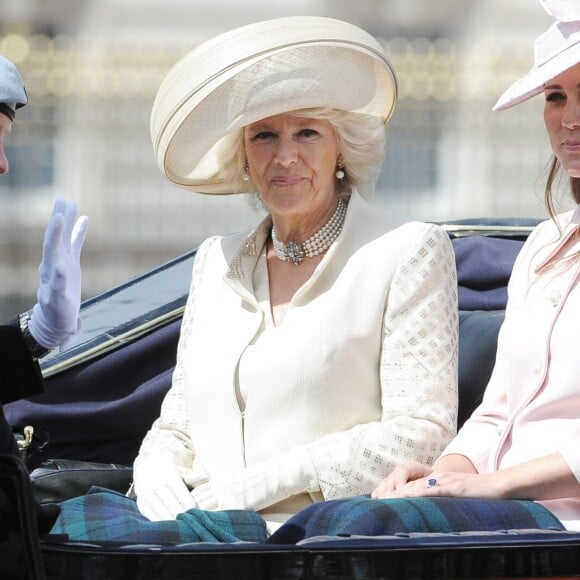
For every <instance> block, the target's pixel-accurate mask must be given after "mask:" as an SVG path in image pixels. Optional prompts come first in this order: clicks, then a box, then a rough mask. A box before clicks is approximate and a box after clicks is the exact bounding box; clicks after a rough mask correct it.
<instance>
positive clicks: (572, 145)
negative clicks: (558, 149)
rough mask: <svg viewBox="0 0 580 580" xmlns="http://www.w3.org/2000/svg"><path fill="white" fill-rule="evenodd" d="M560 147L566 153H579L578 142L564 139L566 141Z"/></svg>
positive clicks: (579, 146) (579, 143)
mask: <svg viewBox="0 0 580 580" xmlns="http://www.w3.org/2000/svg"><path fill="white" fill-rule="evenodd" d="M562 146H563V147H564V149H566V150H567V151H580V140H576V139H566V141H564V142H563V143H562Z"/></svg>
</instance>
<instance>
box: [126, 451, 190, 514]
mask: <svg viewBox="0 0 580 580" xmlns="http://www.w3.org/2000/svg"><path fill="white" fill-rule="evenodd" d="M185 473H186V470H185V469H184V468H180V467H178V466H176V465H172V464H170V463H161V462H157V461H155V460H152V459H149V460H148V461H147V463H145V462H143V463H141V464H139V465H137V464H136V465H135V469H134V474H133V475H134V484H135V487H134V488H135V494H136V496H137V507H138V508H139V511H140V512H141V513H142V514H143V515H144V516H146V517H148V518H149V519H150V520H151V521H153V522H158V521H161V520H174V519H175V518H176V517H177V515H178V514H181V513H183V512H185V511H187V510H189V509H192V508H196V507H197V503H196V502H195V500H194V499H193V497H192V496H191V494H190V492H189V487H188V486H187V484H186V483H185V481H184V474H185Z"/></svg>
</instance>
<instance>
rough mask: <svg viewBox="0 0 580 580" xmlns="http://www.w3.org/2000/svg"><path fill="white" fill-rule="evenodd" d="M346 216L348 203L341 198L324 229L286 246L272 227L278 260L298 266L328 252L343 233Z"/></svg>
mask: <svg viewBox="0 0 580 580" xmlns="http://www.w3.org/2000/svg"><path fill="white" fill-rule="evenodd" d="M345 216H346V203H345V201H344V200H343V199H342V198H341V199H339V201H338V205H337V206H336V209H335V210H334V213H333V214H332V217H331V218H330V219H329V220H328V221H327V222H326V224H325V225H324V226H323V227H322V229H320V230H318V231H317V232H316V233H314V234H312V235H311V236H310V237H309V238H308V239H307V240H305V241H304V242H302V243H300V242H288V243H287V244H285V243H284V242H281V241H280V240H279V239H278V238H277V237H276V228H275V227H274V226H272V243H273V245H274V253H275V254H276V258H278V259H279V260H282V261H283V262H286V261H289V262H292V263H293V264H294V265H295V266H298V264H300V262H302V260H304V258H313V257H314V256H318V254H322V253H323V252H326V250H328V248H330V246H331V245H332V242H334V240H336V238H338V236H339V234H340V232H341V231H342V226H343V224H344V218H345Z"/></svg>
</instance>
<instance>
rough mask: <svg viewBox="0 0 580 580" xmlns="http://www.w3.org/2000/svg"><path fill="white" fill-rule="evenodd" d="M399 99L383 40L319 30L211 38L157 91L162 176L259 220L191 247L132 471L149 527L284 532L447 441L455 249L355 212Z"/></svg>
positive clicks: (370, 185) (427, 234)
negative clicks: (173, 338)
mask: <svg viewBox="0 0 580 580" xmlns="http://www.w3.org/2000/svg"><path fill="white" fill-rule="evenodd" d="M395 101H396V81H395V76H394V73H393V70H392V68H391V66H390V64H389V62H388V60H387V58H386V57H385V54H384V52H383V48H382V46H381V45H380V44H379V43H378V42H377V41H376V40H375V39H374V38H373V37H371V36H370V35H368V34H367V33H366V32H364V31H363V30H360V29H359V28H357V27H355V26H352V25H350V24H347V23H345V22H341V21H338V20H333V19H328V18H319V17H291V18H282V19H277V20H273V21H268V22H261V23H257V24H253V25H250V26H246V27H243V28H240V29H237V30H234V31H232V32H230V33H227V34H225V35H222V36H219V37H217V38H214V39H212V40H210V41H208V42H207V43H205V44H202V45H201V46H199V47H197V48H196V49H194V50H193V51H192V52H191V53H189V54H188V55H186V56H185V57H184V59H183V60H182V61H180V62H179V63H178V64H177V65H176V66H175V67H174V68H173V69H172V70H171V71H170V72H169V74H168V75H167V77H166V78H165V80H164V81H163V83H162V85H161V87H160V89H159V92H158V94H157V98H156V100H155V103H154V106H153V112H152V118H151V129H152V137H153V142H154V146H155V151H156V154H157V158H158V160H159V162H160V166H161V169H162V171H163V173H164V174H165V175H166V176H167V177H168V178H169V179H170V180H171V181H173V182H174V183H175V184H177V185H179V186H181V187H183V188H185V189H189V190H191V191H194V192H202V193H209V194H223V193H237V192H250V193H253V194H254V195H255V196H256V198H257V200H258V201H259V203H260V204H261V206H262V207H263V208H264V209H265V210H266V212H267V216H266V217H265V219H264V220H263V221H262V222H261V223H260V224H259V225H258V226H257V227H256V228H255V229H254V230H253V231H251V232H249V233H247V232H244V233H236V234H232V235H228V236H214V237H212V238H210V239H208V240H206V241H205V242H204V243H203V244H202V245H201V247H200V248H199V250H198V252H197V256H196V260H195V264H194V267H193V279H192V284H191V290H190V294H189V299H188V302H187V306H186V309H185V314H184V318H183V325H182V331H181V338H180V342H179V347H178V353H177V365H176V369H175V372H174V376H173V385H172V387H171V389H170V391H169V392H168V394H167V396H166V398H165V400H164V402H163V405H162V408H161V414H160V417H159V418H158V419H157V420H156V421H155V423H154V424H153V426H152V428H151V430H150V431H149V433H148V434H147V436H146V437H145V440H144V441H143V444H142V446H141V449H140V452H139V455H138V457H137V459H136V461H135V466H134V467H135V470H134V489H135V493H136V497H137V505H138V507H139V509H140V510H141V511H142V513H143V514H145V515H146V516H147V517H148V518H150V519H152V520H161V519H173V518H175V517H176V516H177V515H178V514H179V513H181V512H184V511H186V510H188V509H190V508H196V507H198V508H201V509H203V510H226V509H246V510H258V511H259V512H260V513H261V514H262V515H263V516H264V518H265V519H266V520H267V521H269V522H282V521H284V520H286V519H287V518H288V517H289V516H290V515H291V514H293V513H295V512H297V511H298V510H300V509H302V508H304V507H306V506H308V505H310V504H312V503H313V502H318V501H320V500H323V499H329V498H340V497H345V496H352V495H357V494H361V493H369V492H370V491H371V490H372V489H373V488H374V487H375V486H376V484H377V483H378V482H379V480H380V479H381V477H384V476H386V475H388V474H389V473H390V472H391V471H392V470H393V468H394V467H395V465H397V464H399V463H401V462H403V461H405V460H407V459H415V460H417V461H423V462H426V463H427V464H430V463H432V462H433V461H434V460H435V459H436V458H437V457H438V456H439V454H440V453H441V451H442V450H443V449H444V448H445V446H446V445H447V443H448V442H449V441H450V439H451V438H452V436H453V435H454V431H455V424H456V406H457V393H456V340H457V316H456V309H457V305H456V279H455V265H454V257H453V253H452V249H451V245H450V243H449V240H448V239H447V236H446V235H445V233H444V232H443V231H442V230H441V229H440V228H438V227H437V226H434V225H427V224H423V223H417V222H414V223H409V224H406V225H403V226H401V227H399V228H397V229H395V230H392V231H390V232H389V231H387V228H386V227H385V219H384V218H383V217H381V216H380V215H379V214H378V212H377V211H376V210H375V209H373V208H372V207H371V206H370V205H369V203H368V201H367V199H368V198H369V197H370V196H371V194H372V193H373V190H374V188H375V181H376V179H377V176H378V173H379V170H380V165H381V162H382V160H383V156H384V125H385V123H386V122H387V121H388V119H389V118H390V116H391V114H392V111H393V108H394V105H395Z"/></svg>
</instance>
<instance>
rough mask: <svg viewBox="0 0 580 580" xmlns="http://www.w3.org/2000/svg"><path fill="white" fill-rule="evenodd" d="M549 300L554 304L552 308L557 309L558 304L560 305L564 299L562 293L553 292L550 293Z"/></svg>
mask: <svg viewBox="0 0 580 580" xmlns="http://www.w3.org/2000/svg"><path fill="white" fill-rule="evenodd" d="M548 299H549V300H550V302H551V303H552V306H553V307H554V308H555V307H556V306H558V304H560V300H561V299H562V293H561V292H560V291H559V290H552V291H551V292H550V295H549V296H548Z"/></svg>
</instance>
